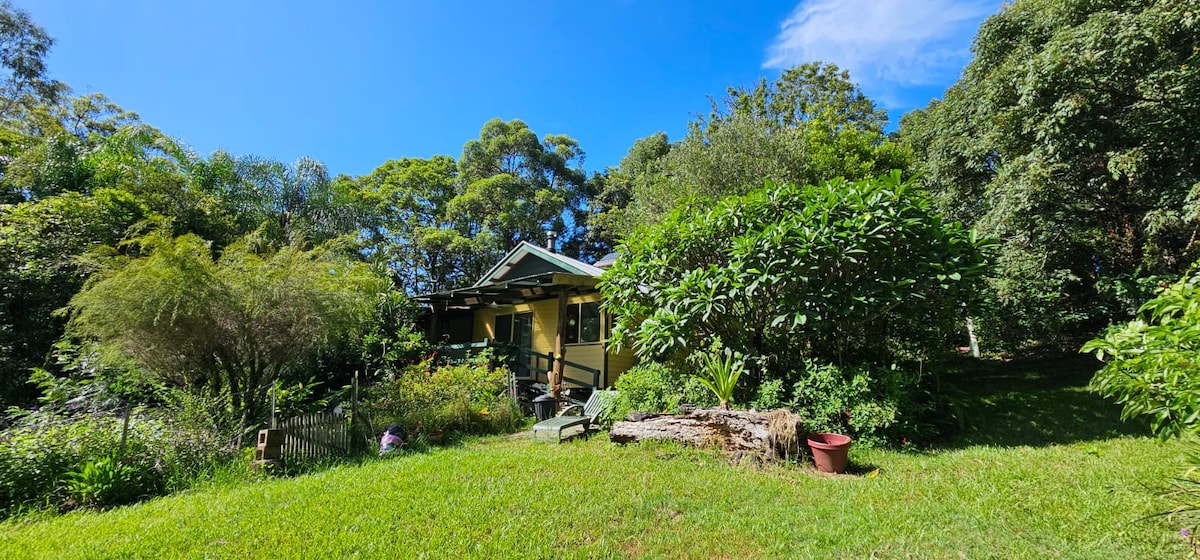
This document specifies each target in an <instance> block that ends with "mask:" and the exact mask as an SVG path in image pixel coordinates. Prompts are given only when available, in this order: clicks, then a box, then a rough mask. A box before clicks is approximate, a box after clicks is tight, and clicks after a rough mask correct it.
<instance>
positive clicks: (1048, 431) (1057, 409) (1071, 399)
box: [938, 356, 1150, 448]
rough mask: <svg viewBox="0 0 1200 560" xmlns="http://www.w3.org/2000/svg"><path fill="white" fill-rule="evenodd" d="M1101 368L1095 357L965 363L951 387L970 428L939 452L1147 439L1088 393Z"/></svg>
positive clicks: (1142, 428)
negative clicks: (958, 392) (958, 395)
mask: <svg viewBox="0 0 1200 560" xmlns="http://www.w3.org/2000/svg"><path fill="white" fill-rule="evenodd" d="M1099 367H1100V363H1099V362H1097V361H1096V360H1095V359H1094V358H1092V357H1091V356H1069V357H1063V358H1055V359H1039V360H1021V361H1013V362H993V361H969V362H964V364H963V367H962V371H961V373H959V374H957V375H956V376H955V377H954V379H953V381H952V382H951V384H952V385H955V386H957V387H958V388H959V389H960V390H961V391H962V395H961V399H962V402H961V404H962V409H963V414H964V415H965V416H966V418H965V420H966V424H967V426H966V428H965V429H964V430H963V432H962V433H961V434H960V435H959V436H958V437H957V438H953V439H951V440H950V441H948V442H945V443H944V444H942V445H940V446H938V447H943V448H945V447H950V448H954V447H966V446H972V445H992V446H999V447H1011V446H1044V445H1055V444H1069V443H1076V442H1085V441H1096V440H1103V439H1110V438H1114V437H1120V436H1148V435H1150V431H1149V428H1148V427H1147V426H1145V425H1144V424H1139V423H1136V422H1125V421H1122V420H1121V407H1120V406H1119V405H1117V404H1115V403H1114V402H1113V401H1111V400H1107V399H1105V398H1103V397H1101V396H1100V395H1098V394H1096V393H1093V392H1090V391H1088V389H1087V384H1088V382H1089V381H1090V380H1091V378H1092V375H1093V374H1094V373H1095V372H1096V370H1097V369H1099Z"/></svg>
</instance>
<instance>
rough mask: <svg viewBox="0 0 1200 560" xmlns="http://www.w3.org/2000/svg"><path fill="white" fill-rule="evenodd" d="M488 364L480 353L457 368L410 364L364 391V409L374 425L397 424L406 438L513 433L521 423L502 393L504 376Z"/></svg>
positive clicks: (516, 409) (505, 373)
mask: <svg viewBox="0 0 1200 560" xmlns="http://www.w3.org/2000/svg"><path fill="white" fill-rule="evenodd" d="M490 359H491V356H490V354H489V353H484V354H481V355H478V356H475V357H473V358H471V359H470V360H468V361H467V362H465V363H462V364H457V365H441V366H437V365H434V363H433V362H432V361H430V360H426V361H423V362H421V363H418V364H414V365H410V366H408V367H405V368H403V369H401V370H400V371H398V372H396V373H395V374H394V375H393V376H392V378H391V379H384V380H382V381H380V382H378V383H376V384H375V385H373V386H372V387H371V388H370V389H368V391H367V393H366V398H365V399H364V405H365V409H366V411H367V413H368V414H369V415H370V417H371V420H372V423H373V424H375V425H376V426H384V425H388V424H393V423H394V424H399V425H401V426H403V427H404V428H405V429H406V430H407V431H408V433H410V434H430V433H433V432H439V431H441V432H443V433H450V434H492V433H504V432H510V431H513V430H515V429H516V428H517V427H519V426H520V425H521V424H522V423H523V422H524V418H523V416H522V415H521V412H520V409H519V407H518V406H517V404H516V402H515V400H514V399H512V398H511V397H509V396H508V395H506V394H505V390H506V388H507V379H508V371H507V370H505V369H502V368H494V367H492V365H491V364H490V362H489V361H490Z"/></svg>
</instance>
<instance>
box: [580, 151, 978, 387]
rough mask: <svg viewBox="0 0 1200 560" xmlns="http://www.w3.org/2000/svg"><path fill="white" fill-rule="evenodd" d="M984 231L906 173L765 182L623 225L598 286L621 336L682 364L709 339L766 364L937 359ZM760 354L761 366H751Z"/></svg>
mask: <svg viewBox="0 0 1200 560" xmlns="http://www.w3.org/2000/svg"><path fill="white" fill-rule="evenodd" d="M987 246H988V244H987V243H985V242H983V241H980V240H978V239H976V238H975V236H974V235H973V233H972V232H970V231H968V230H966V229H965V228H963V227H962V225H961V224H958V223H954V222H947V221H945V220H943V219H942V218H941V217H939V216H938V215H937V214H936V213H934V212H933V211H932V209H931V208H930V203H929V202H928V200H927V199H926V198H925V197H924V196H923V195H922V194H921V193H920V192H919V189H915V188H913V187H912V186H911V185H909V184H907V183H902V182H901V181H900V177H899V174H898V173H894V174H892V175H887V176H884V177H880V178H879V179H874V180H864V181H856V182H848V181H844V180H834V181H828V182H826V183H824V184H822V185H809V186H793V185H776V184H772V183H770V182H768V183H767V185H766V186H765V187H763V188H761V189H758V190H755V191H753V192H751V193H750V194H748V195H746V196H741V197H729V198H726V199H722V200H721V201H720V202H719V203H717V204H716V206H715V207H714V208H712V209H711V210H706V211H703V212H689V211H686V210H684V209H680V210H678V211H676V212H674V213H673V214H671V215H670V216H668V217H667V218H666V219H665V220H663V221H662V222H661V223H659V224H657V225H654V226H651V227H647V228H643V229H642V230H639V231H638V233H637V234H636V235H632V236H629V237H628V238H627V239H626V240H625V242H624V243H623V244H622V245H621V248H620V250H619V251H618V255H619V256H618V258H617V261H616V263H615V264H614V265H613V266H612V268H610V269H609V270H608V272H607V273H606V274H605V275H604V278H603V281H602V282H601V284H600V289H601V290H602V291H603V292H604V296H605V301H606V302H607V306H608V309H609V310H610V311H611V312H612V313H613V315H614V328H613V332H614V337H616V338H617V339H618V340H624V339H628V340H631V341H632V342H633V343H634V347H635V349H636V350H637V351H638V354H639V355H640V356H642V357H643V358H650V359H664V360H668V361H673V362H676V363H681V362H682V360H685V359H687V357H688V355H689V354H690V353H691V352H692V351H694V350H696V349H699V348H703V347H705V346H707V345H708V344H709V342H710V341H712V340H714V339H718V338H719V339H720V340H721V341H722V343H723V344H724V345H725V346H727V347H729V348H730V349H732V350H733V351H736V352H741V353H742V354H743V355H745V356H746V357H747V359H748V360H750V363H749V364H748V365H751V375H750V376H749V377H748V378H746V381H747V382H761V381H763V380H764V379H763V378H762V377H761V376H759V375H755V373H756V372H757V373H759V374H761V372H762V371H763V370H764V369H765V368H769V367H774V368H780V367H782V368H783V369H786V368H789V367H795V366H796V365H798V364H799V362H800V361H801V360H803V359H805V358H815V359H822V360H826V361H830V362H834V363H839V364H847V363H893V362H894V361H896V360H913V361H915V360H918V359H930V358H931V357H935V356H938V355H940V354H942V353H945V352H946V351H948V349H949V348H950V347H951V345H950V344H949V343H948V337H950V336H953V335H954V334H956V333H958V332H961V331H962V328H963V321H964V319H965V316H964V314H963V308H962V304H963V303H966V302H970V301H971V300H972V298H973V294H974V293H975V291H976V290H977V288H978V286H979V282H980V280H981V276H982V273H983V272H984V269H985V267H984V250H985V249H986V247H987ZM755 364H757V367H755Z"/></svg>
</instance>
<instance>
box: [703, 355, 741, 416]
mask: <svg viewBox="0 0 1200 560" xmlns="http://www.w3.org/2000/svg"><path fill="white" fill-rule="evenodd" d="M698 361H699V363H700V371H701V373H700V375H698V376H697V377H696V379H697V380H698V381H699V382H700V384H701V385H704V387H706V388H707V389H708V390H709V391H712V393H713V395H714V396H716V397H717V402H718V404H719V405H720V407H721V408H723V409H725V410H729V405H730V404H731V403H732V402H733V390H734V388H735V387H737V382H738V379H739V378H740V377H741V376H742V372H743V371H744V370H745V363H744V361H743V358H742V356H741V354H739V353H737V352H733V351H731V350H729V349H728V348H726V349H725V350H724V351H723V352H719V351H715V350H714V351H709V352H702V353H701V354H700V358H699V360H698Z"/></svg>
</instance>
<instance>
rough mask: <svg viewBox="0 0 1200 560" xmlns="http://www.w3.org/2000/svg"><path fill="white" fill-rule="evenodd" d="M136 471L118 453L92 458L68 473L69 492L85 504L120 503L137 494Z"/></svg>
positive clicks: (111, 504) (104, 504)
mask: <svg viewBox="0 0 1200 560" xmlns="http://www.w3.org/2000/svg"><path fill="white" fill-rule="evenodd" d="M135 474H136V473H135V471H134V469H133V468H131V467H129V466H128V465H122V464H121V462H120V459H118V458H117V457H115V456H111V455H110V456H107V457H101V458H99V459H94V460H89V461H86V462H85V463H83V465H82V466H80V467H79V469H77V470H73V471H70V472H68V473H67V474H66V475H65V479H66V483H67V484H66V486H67V492H69V493H70V495H71V497H72V498H74V499H75V500H77V501H78V503H79V504H80V505H84V506H114V505H120V504H122V503H126V502H129V501H132V500H134V499H135V498H136V497H137V496H136V492H137V491H138V486H137V485H136V483H135V482H134V481H133V480H132V479H133V477H134V475H135Z"/></svg>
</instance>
